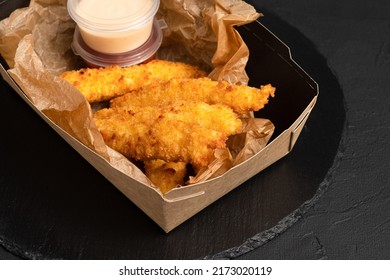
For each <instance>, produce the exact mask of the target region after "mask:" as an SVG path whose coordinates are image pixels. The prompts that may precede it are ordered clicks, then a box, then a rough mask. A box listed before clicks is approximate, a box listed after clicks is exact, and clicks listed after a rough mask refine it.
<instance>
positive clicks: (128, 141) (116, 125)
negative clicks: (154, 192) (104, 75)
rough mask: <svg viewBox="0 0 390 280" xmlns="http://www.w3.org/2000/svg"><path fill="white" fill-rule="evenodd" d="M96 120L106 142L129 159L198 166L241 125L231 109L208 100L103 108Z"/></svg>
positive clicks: (97, 113)
mask: <svg viewBox="0 0 390 280" xmlns="http://www.w3.org/2000/svg"><path fill="white" fill-rule="evenodd" d="M94 119H95V123H96V125H97V128H98V129H99V131H100V132H101V134H102V136H103V139H104V141H105V143H106V144H107V145H108V146H110V147H111V148H113V149H114V150H117V151H118V152H120V153H122V154H123V155H124V156H126V157H128V158H133V159H136V160H140V161H144V162H145V161H148V160H154V159H161V160H164V161H167V162H179V161H181V162H188V163H191V164H194V165H195V166H198V167H201V166H207V165H208V163H209V160H210V158H212V155H213V153H214V150H215V149H216V148H222V147H225V145H226V144H225V143H226V140H227V138H228V136H230V135H233V134H236V133H239V132H240V130H241V125H242V122H241V120H240V119H238V117H237V115H236V114H235V113H234V112H233V111H232V110H231V109H230V108H228V107H226V106H223V105H209V104H205V103H186V104H181V105H174V106H166V107H152V106H149V107H143V108H139V107H131V108H130V107H126V108H110V109H102V110H100V111H97V112H96V113H95V114H94ZM211 127H212V128H211Z"/></svg>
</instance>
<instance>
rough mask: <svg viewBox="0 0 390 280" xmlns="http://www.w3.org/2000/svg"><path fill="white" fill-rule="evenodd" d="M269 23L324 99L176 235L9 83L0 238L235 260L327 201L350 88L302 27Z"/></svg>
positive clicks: (78, 252) (29, 251) (40, 246)
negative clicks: (254, 170) (287, 142)
mask: <svg viewBox="0 0 390 280" xmlns="http://www.w3.org/2000/svg"><path fill="white" fill-rule="evenodd" d="M261 22H262V23H263V24H264V25H265V26H267V27H269V28H270V29H271V30H272V31H273V32H274V33H275V34H276V35H278V36H279V37H280V38H281V39H282V40H283V41H284V42H286V43H287V44H288V45H289V46H290V47H291V49H292V55H293V58H294V59H295V60H296V61H297V62H298V64H299V65H301V66H302V68H303V69H305V70H306V71H307V72H308V73H309V74H310V75H311V76H312V77H313V78H314V80H316V81H317V82H318V83H319V85H320V96H319V99H318V102H317V105H316V107H315V109H314V110H313V112H312V113H311V115H310V117H309V120H308V122H307V123H306V126H305V127H304V129H303V131H302V133H301V136H300V138H299V139H298V142H297V144H296V145H295V147H294V149H293V151H292V152H291V153H290V154H289V155H288V156H286V157H285V158H283V159H281V160H280V161H278V162H276V163H275V164H273V165H272V166H270V167H269V168H267V169H266V170H264V171H263V172H261V173H260V174H258V175H256V176H255V177H253V178H251V179H250V180H248V181H247V182H245V183H244V184H242V185H241V186H240V187H238V188H237V189H235V190H234V191H232V192H231V193H229V194H227V195H225V196H224V197H222V198H221V199H219V200H218V201H217V202H215V203H213V204H212V205H210V206H209V207H207V208H206V209H205V210H203V211H201V212H200V213H198V214H197V215H196V216H194V217H193V218H191V219H189V220H188V221H186V222H185V223H184V224H182V225H180V226H179V227H178V228H176V229H175V230H173V231H172V232H170V233H169V234H165V233H164V232H163V231H162V230H161V229H160V228H159V227H158V226H157V225H156V224H155V223H154V222H153V221H151V220H150V219H149V218H148V217H147V216H146V215H145V214H144V213H142V211H141V210H139V209H138V208H137V207H136V206H135V205H134V204H132V203H131V202H130V201H129V200H128V199H127V198H126V197H125V196H123V195H122V194H121V193H120V192H119V191H118V190H117V189H116V188H115V187H114V186H112V185H111V184H110V183H109V182H108V181H107V180H106V179H105V178H104V177H103V176H101V175H100V174H99V173H98V172H97V171H96V170H95V169H93V168H92V167H91V166H90V165H89V164H88V163H87V162H86V161H85V160H84V159H82V158H81V157H80V156H79V155H78V154H77V153H76V152H75V151H74V150H73V149H72V148H71V147H70V146H68V145H67V144H66V143H65V142H64V141H63V140H62V139H61V138H60V137H59V136H58V135H57V134H56V133H55V132H54V131H53V130H52V129H51V128H50V127H49V126H47V125H46V124H45V123H44V122H43V121H42V120H41V119H40V118H39V117H38V116H37V115H36V114H35V112H33V111H32V110H31V109H30V108H29V107H28V105H26V104H25V103H24V102H23V101H22V100H21V98H20V97H18V96H17V95H16V94H15V93H14V92H13V91H12V89H11V88H10V87H9V86H8V85H6V83H5V82H4V81H0V86H1V88H2V89H3V90H2V95H1V97H0V98H1V102H0V119H2V120H3V121H2V137H0V146H1V147H2V160H1V161H0V244H2V245H3V246H4V247H5V248H6V249H8V250H10V251H11V252H13V253H15V254H17V255H18V256H20V257H22V258H32V259H193V258H234V257H238V256H240V255H242V254H244V253H245V252H247V251H248V250H252V249H253V248H256V247H258V246H260V245H262V244H264V242H267V240H270V239H271V238H273V237H275V236H277V235H278V234H280V233H282V232H283V231H284V230H285V229H286V228H288V227H289V226H291V225H292V224H293V223H294V222H295V221H296V220H297V219H299V215H300V213H302V212H304V211H306V209H307V208H308V207H311V206H312V205H313V203H315V201H317V200H318V199H319V198H320V196H321V194H322V193H323V191H324V188H325V187H326V184H323V183H322V182H323V181H324V179H325V178H327V176H329V174H330V172H331V171H329V170H330V169H331V167H332V166H335V162H334V161H335V159H336V161H337V157H336V155H337V154H338V149H339V143H340V140H341V137H342V131H343V128H344V124H345V109H344V101H343V94H342V91H341V88H340V86H339V84H338V82H337V79H336V78H335V76H334V75H333V74H332V71H331V70H330V69H329V68H328V67H327V63H326V60H325V59H324V57H322V56H321V54H319V53H318V52H317V50H316V48H315V47H314V46H313V45H312V44H311V42H310V41H308V40H307V39H306V38H305V37H304V36H302V34H300V32H299V31H297V30H296V29H294V28H293V27H291V26H289V25H288V24H287V23H285V22H283V21H282V20H281V19H279V18H276V17H274V16H272V13H268V14H267V17H265V18H264V19H262V20H261ZM259 63H260V62H259ZM252 69H255V68H254V67H252ZM251 71H255V70H251ZM251 75H255V73H249V76H251Z"/></svg>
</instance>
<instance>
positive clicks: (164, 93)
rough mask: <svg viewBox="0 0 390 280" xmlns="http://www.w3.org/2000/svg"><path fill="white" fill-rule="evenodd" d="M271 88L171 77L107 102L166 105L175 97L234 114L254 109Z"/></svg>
mask: <svg viewBox="0 0 390 280" xmlns="http://www.w3.org/2000/svg"><path fill="white" fill-rule="evenodd" d="M274 94H275V88H274V87H272V86H271V85H270V84H268V85H264V86H261V87H260V88H254V87H249V86H243V85H231V84H229V83H228V82H226V81H220V82H217V81H212V80H211V79H209V78H205V77H204V78H198V79H186V78H179V79H176V78H175V79H171V80H169V81H164V82H160V83H157V84H152V85H149V86H147V87H143V88H141V89H138V90H135V91H132V92H129V93H127V94H125V95H123V96H120V97H117V98H114V99H112V100H111V101H110V107H112V108H115V107H123V106H126V105H132V106H140V107H143V106H149V105H150V104H153V105H155V106H165V105H169V104H171V103H173V102H176V101H177V100H182V101H191V102H200V101H201V102H205V103H209V104H224V105H226V106H228V107H230V108H232V109H233V110H234V112H236V113H238V114H244V113H247V112H248V111H258V110H260V109H262V108H263V107H264V105H265V104H267V103H268V98H269V97H270V96H272V97H273V96H274Z"/></svg>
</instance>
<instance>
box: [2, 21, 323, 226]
mask: <svg viewBox="0 0 390 280" xmlns="http://www.w3.org/2000/svg"><path fill="white" fill-rule="evenodd" d="M239 32H240V34H241V35H242V37H243V39H244V41H245V42H246V44H247V45H248V47H249V49H250V59H249V62H248V65H247V69H246V70H247V73H248V76H249V78H250V80H249V85H252V86H259V85H261V84H266V83H271V84H272V85H273V86H275V87H276V88H277V97H275V98H273V99H271V100H270V102H269V104H268V105H267V106H266V108H265V109H262V110H261V111H259V112H258V113H256V114H255V116H256V117H261V118H267V119H269V120H271V121H272V123H273V124H274V125H275V132H274V134H273V136H272V138H271V140H270V142H269V143H268V145H267V146H266V147H265V148H264V149H263V150H261V151H260V152H258V153H257V154H256V155H255V156H253V157H252V158H250V159H248V160H246V161H245V162H243V163H241V164H239V165H237V166H234V167H233V168H231V169H230V170H229V171H227V172H226V173H225V174H223V175H222V176H219V177H217V178H214V179H211V180H208V181H206V182H203V183H198V184H194V185H190V186H185V187H181V188H177V189H174V190H172V191H170V192H169V193H167V194H166V195H165V196H163V195H161V193H160V192H158V191H156V189H154V188H151V187H149V186H147V185H145V184H144V183H142V182H139V181H137V180H135V179H133V178H131V177H130V176H128V175H126V174H124V173H123V172H121V171H119V170H118V169H116V168H115V167H113V166H112V165H111V164H110V163H109V162H108V161H107V160H106V159H104V158H103V157H101V156H100V155H99V154H97V153H96V152H94V151H92V150H91V149H89V148H88V147H86V146H85V145H83V144H82V143H81V142H79V141H78V140H76V139H75V138H73V137H72V136H70V135H69V134H68V133H67V132H65V131H64V130H63V129H62V128H60V127H59V126H57V125H56V124H55V123H53V122H52V121H51V120H50V119H49V118H47V117H46V116H45V115H44V114H42V113H41V112H40V111H39V110H38V109H37V108H36V107H35V106H34V104H32V103H31V101H30V100H29V99H28V98H27V97H26V95H25V94H24V93H23V91H22V90H21V89H20V88H19V86H18V85H17V84H16V83H15V81H14V80H13V79H12V78H11V77H10V76H9V74H8V73H7V71H6V68H7V66H6V65H5V63H3V64H4V65H0V66H1V67H0V72H1V75H2V77H3V78H4V80H6V81H7V83H9V84H10V85H11V86H12V87H13V88H14V90H15V91H16V92H17V93H18V94H19V95H20V96H21V97H22V98H23V100H24V101H25V102H27V103H28V104H29V105H30V106H31V107H32V108H33V109H34V111H36V113H37V114H38V115H39V116H40V117H41V118H42V119H43V120H44V121H45V122H46V123H48V124H49V125H50V126H51V127H52V128H53V129H54V130H55V131H56V132H57V133H58V134H59V135H60V136H61V137H62V138H63V139H64V140H65V141H66V142H67V143H69V144H70V145H71V146H72V147H73V148H74V149H75V150H76V151H77V152H78V153H79V154H80V155H81V156H82V157H83V158H85V159H86V160H87V161H88V162H89V163H90V164H91V165H92V166H94V167H95V168H96V169H97V170H98V171H99V172H100V173H101V174H102V175H103V176H105V177H106V178H107V179H108V180H109V181H110V182H111V183H112V184H113V185H114V186H115V187H116V188H118V189H119V190H120V191H121V192H122V193H123V194H124V195H125V196H126V197H127V198H128V199H130V200H131V201H132V202H133V203H134V204H136V205H137V206H138V207H139V208H140V209H142V210H143V211H144V212H145V213H146V214H147V215H148V216H149V217H150V218H151V219H153V220H154V221H155V222H156V223H157V224H158V225H159V226H160V227H161V228H162V229H163V230H164V231H165V232H169V231H171V230H172V229H174V228H175V227H177V226H178V225H180V224H181V223H183V222H184V221H185V220H187V219H189V218H190V217H192V216H193V215H195V214H196V213H198V212H199V211H201V210H202V209H204V208H205V207H207V206H208V205H210V204H211V203H213V202H215V201H216V200H218V199H219V198H220V197H222V196H223V195H225V194H226V193H228V192H230V191H231V190H233V189H235V188H236V187H238V186H240V184H242V183H243V182H245V181H246V180H248V179H249V178H251V177H252V176H255V175H256V174H257V173H259V172H260V171H262V170H263V169H265V168H266V167H268V166H269V165H271V164H273V163H274V162H276V161H277V160H279V159H281V158H283V157H284V156H285V155H287V154H288V153H289V152H290V151H291V150H292V148H293V146H294V144H295V142H296V141H297V139H298V136H299V134H300V132H301V130H302V128H303V127H304V125H305V122H306V120H307V119H308V117H309V115H310V112H311V110H312V109H313V107H314V105H315V103H316V100H317V96H318V92H319V90H318V85H317V83H316V82H315V81H314V80H313V79H312V78H311V77H310V76H309V75H308V74H307V73H306V72H305V71H304V70H303V69H302V68H301V67H300V66H299V65H297V64H296V63H295V62H294V60H293V59H292V57H291V53H290V50H289V48H288V47H287V46H286V45H285V44H284V43H283V42H282V41H280V40H279V39H278V38H277V37H276V36H275V35H273V34H272V32H270V31H269V30H268V29H267V28H266V27H265V26H263V25H262V24H261V23H260V22H259V21H256V22H253V23H251V24H248V25H245V26H243V27H240V28H239Z"/></svg>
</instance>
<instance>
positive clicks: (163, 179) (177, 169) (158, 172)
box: [145, 159, 187, 194]
mask: <svg viewBox="0 0 390 280" xmlns="http://www.w3.org/2000/svg"><path fill="white" fill-rule="evenodd" d="M186 173H187V163H185V162H166V161H163V160H161V159H157V160H150V161H146V162H145V175H146V176H147V177H148V178H149V179H150V181H152V183H153V184H154V185H156V186H157V187H158V188H159V189H160V191H161V192H162V193H163V194H165V193H167V192H168V191H170V190H171V189H173V188H176V187H177V186H180V185H184V178H185V176H186Z"/></svg>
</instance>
